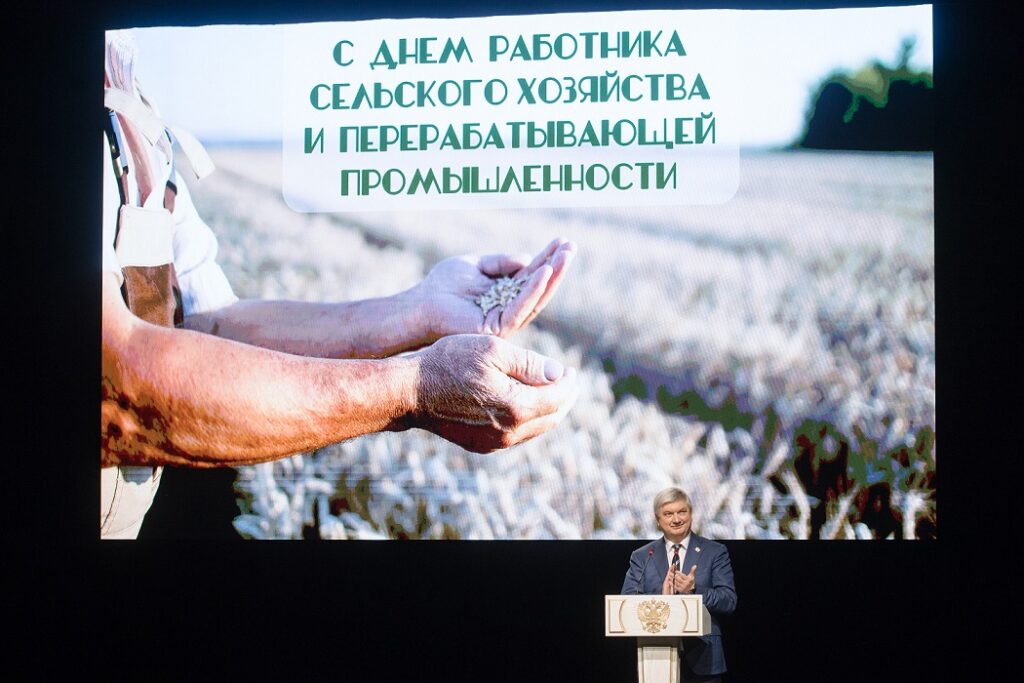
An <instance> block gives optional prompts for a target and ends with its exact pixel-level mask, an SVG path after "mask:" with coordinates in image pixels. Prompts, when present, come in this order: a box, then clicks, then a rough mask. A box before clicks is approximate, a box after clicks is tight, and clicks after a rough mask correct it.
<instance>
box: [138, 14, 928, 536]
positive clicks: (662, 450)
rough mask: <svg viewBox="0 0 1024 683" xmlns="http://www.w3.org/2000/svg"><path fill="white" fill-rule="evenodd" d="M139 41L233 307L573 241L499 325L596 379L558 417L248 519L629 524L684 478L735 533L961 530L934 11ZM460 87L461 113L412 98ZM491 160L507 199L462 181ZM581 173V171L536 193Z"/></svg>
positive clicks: (268, 476) (400, 461)
mask: <svg viewBox="0 0 1024 683" xmlns="http://www.w3.org/2000/svg"><path fill="white" fill-rule="evenodd" d="M384 12H386V10H384V9H382V13H384ZM645 32H646V33H645ZM125 35H126V36H130V39H131V40H133V41H134V43H135V47H136V49H137V63H136V67H135V68H136V77H137V79H138V83H139V84H140V86H141V87H142V88H143V89H144V91H145V96H146V97H147V98H148V99H149V100H150V101H151V102H152V103H153V104H154V105H156V107H157V108H158V109H159V113H160V116H161V118H162V119H163V121H165V122H169V123H173V124H175V125H177V126H180V127H182V128H184V129H187V130H189V131H191V133H192V134H193V135H194V136H195V137H196V138H197V139H198V140H199V141H200V142H201V143H202V145H203V146H204V147H205V148H206V150H207V152H208V153H209V155H210V157H211V158H212V160H213V162H214V163H215V165H216V167H217V170H216V171H215V172H213V173H212V174H211V175H209V176H208V177H206V178H204V179H203V180H202V181H200V182H189V184H188V191H189V193H190V194H191V197H192V200H193V202H194V204H195V206H196V209H197V211H198V213H199V215H200V216H201V217H202V218H203V220H204V221H205V222H206V223H207V224H208V225H209V227H210V228H211V229H212V231H213V233H214V234H215V235H216V237H217V240H218V255H217V261H218V263H219V264H220V266H221V268H222V269H223V271H224V273H225V275H226V276H227V279H228V281H229V282H230V283H231V286H232V287H233V289H234V292H235V294H236V295H237V296H238V297H240V298H241V299H271V300H301V301H327V302H338V301H352V300H361V299H368V298H373V297H384V296H390V295H394V294H396V293H398V292H402V291H404V290H407V289H409V288H410V287H413V286H414V285H416V283H418V282H420V281H421V280H423V278H424V277H425V276H426V275H427V274H428V273H429V272H430V271H431V269H432V268H433V267H435V266H436V265H437V264H438V263H440V262H441V261H443V260H444V259H447V258H450V257H454V256H458V255H462V254H491V253H496V252H508V253H527V254H531V255H532V254H536V253H537V252H538V251H540V250H541V249H542V248H543V247H544V246H545V245H546V244H547V243H548V242H550V241H551V239H552V238H554V237H558V236H560V237H563V238H565V239H568V240H571V241H572V242H573V243H575V245H576V247H577V249H576V255H575V258H574V260H573V263H572V265H571V268H570V270H569V272H568V273H567V275H566V277H565V279H564V281H563V283H562V284H561V287H560V288H559V290H558V291H557V293H556V295H555V296H554V297H553V298H552V300H551V301H550V303H549V304H548V305H547V307H546V308H545V309H544V310H543V312H542V313H541V314H540V315H539V316H538V317H537V318H536V320H534V321H533V322H532V324H530V325H529V326H528V327H527V328H525V329H523V330H521V331H519V332H518V333H516V334H515V335H514V336H512V337H511V338H509V339H508V341H509V342H510V343H512V344H514V345H516V346H518V347H522V348H526V349H532V350H535V351H537V352H539V353H542V354H544V355H545V356H548V357H550V358H554V359H556V360H558V361H559V362H560V363H562V364H563V365H564V366H566V367H572V368H575V369H576V370H577V373H578V377H577V383H578V389H579V392H578V396H577V398H576V400H575V403H574V404H573V405H572V407H571V409H570V410H569V411H568V412H567V414H566V415H565V416H564V418H563V419H562V421H561V422H560V423H559V424H558V426H556V427H555V428H553V429H552V430H550V431H549V432H547V433H545V434H543V435H541V436H539V437H537V438H536V439H532V440H530V441H527V442H525V443H523V444H520V445H517V446H514V447H512V448H509V449H506V450H500V451H497V452H494V453H489V454H478V453H471V452H468V451H466V450H463V449H462V448H460V447H459V446H457V445H455V444H453V443H450V442H448V441H445V440H444V439H442V438H440V437H437V436H435V435H433V434H431V433H429V432H426V431H423V430H419V429H412V430H408V431H401V432H385V433H380V434H374V435H369V436H364V437H359V438H355V439H352V440H349V441H345V442H342V443H338V444H334V445H329V446H326V447H324V448H320V449H318V450H315V451H312V452H306V453H301V454H298V455H295V456H292V457H290V458H285V459H281V460H277V461H274V462H268V463H264V464H259V465H254V466H249V467H242V468H239V469H238V470H237V475H236V481H235V486H234V490H235V494H236V503H237V507H238V512H237V515H236V516H235V517H234V520H233V524H234V527H235V529H236V531H237V532H238V534H239V535H241V536H242V537H245V538H253V539H290V538H296V539H297V538H304V537H310V536H314V537H319V538H325V539H405V538H414V539H474V540H475V539H481V540H494V539H501V540H520V539H634V538H639V537H645V536H649V535H651V534H652V533H653V532H654V524H653V522H654V520H653V515H652V514H651V511H650V502H651V500H652V498H653V496H654V494H655V493H656V492H657V491H659V490H660V489H662V488H664V487H666V486H671V485H679V486H682V487H683V488H684V489H686V490H687V491H688V492H689V494H690V495H691V496H692V498H693V500H694V505H695V508H694V520H695V521H694V528H695V530H696V531H697V532H699V533H700V534H702V535H704V536H707V537H710V538H717V539H808V538H820V539H872V538H892V539H921V538H934V537H936V535H937V523H936V490H935V483H934V482H935V470H936V421H935V266H934V261H935V253H934V237H935V222H934V182H933V154H932V149H933V128H932V125H933V124H932V121H933V104H932V50H933V48H932V8H931V6H909V7H884V8H856V9H818V10H764V11H750V10H736V11H711V10H672V11H667V10H650V11H647V10H645V11H630V12H609V13H601V12H599V13H588V14H580V13H565V14H548V15H534V16H522V15H520V16H516V17H476V18H465V19H430V18H424V19H399V20H387V19H385V18H382V19H379V20H377V19H374V20H365V21H347V22H345V21H339V22H336V23H334V22H332V23H330V24H308V25H297V24H279V25H217V26H203V27H140V28H136V29H130V30H128V31H126V33H125ZM538 36H543V37H542V38H538ZM561 36H570V38H562V39H561V42H559V40H558V39H559V38H560V37H561ZM588 36H589V38H588ZM673 36H675V37H676V38H677V40H673ZM332 37H333V39H332ZM427 38H430V39H431V40H430V41H427V40H426V39H427ZM460 39H462V40H464V41H465V44H464V50H465V52H468V53H469V54H471V55H472V59H469V58H468V57H467V56H466V54H465V52H462V53H460V48H459V41H460ZM520 39H521V42H520ZM400 40H402V41H405V42H402V43H401V44H400V43H399V41H400ZM602 40H603V41H604V43H602ZM417 41H419V42H417ZM446 46H451V48H452V49H450V50H446ZM389 60H390V63H389ZM346 62H348V63H349V64H346ZM652 74H653V75H655V76H658V77H652ZM668 74H681V75H682V77H683V78H682V79H679V80H671V79H669V78H668V76H667V75H668ZM698 75H702V76H703V78H701V79H700V84H699V85H698V82H697V77H698ZM629 76H635V77H636V78H633V79H630V78H628V77H629ZM473 79H476V80H475V81H474V83H475V85H472V86H469V85H466V83H467V81H469V80H473ZM545 79H550V81H552V82H550V83H549V84H548V86H547V87H546V88H545V89H544V90H543V92H542V89H541V84H542V83H543V82H544V81H545ZM591 79H593V80H591ZM449 81H450V82H452V83H456V84H459V90H458V92H457V93H456V91H455V87H456V86H454V85H453V86H446V87H447V88H448V90H449V91H450V92H446V94H445V96H444V97H445V99H446V100H449V101H450V102H451V103H452V104H450V105H449V104H444V103H440V100H441V97H442V96H441V95H440V88H437V89H436V90H435V91H434V92H435V98H436V100H438V102H437V103H436V104H432V103H431V101H430V99H429V97H428V98H426V99H424V98H423V97H417V96H416V95H414V94H413V93H416V86H415V84H416V83H419V82H427V83H430V82H436V84H441V83H443V82H449ZM492 81H495V82H499V81H500V83H501V85H498V84H497V83H496V84H495V86H494V87H493V88H492V89H491V90H488V95H486V96H485V93H484V87H485V86H486V85H487V84H488V83H489V82H492ZM339 83H344V86H343V87H340V88H334V87H332V86H333V85H334V84H339ZM373 83H381V84H383V86H382V88H383V92H384V93H385V96H384V97H383V98H381V97H380V96H379V95H380V92H378V93H376V96H377V99H374V98H375V93H374V90H373V88H372V87H371V84H373ZM399 83H412V84H414V85H412V86H409V89H408V101H407V102H405V104H409V106H404V104H403V105H401V106H400V105H399V104H398V103H396V102H388V101H387V98H388V97H391V98H392V99H394V98H396V97H399V96H398V87H399V86H398V84H399ZM570 83H571V84H572V85H573V87H575V88H576V91H577V92H576V93H575V94H574V95H572V96H571V95H570V94H569V92H568V90H567V86H568V85H569V84H570ZM584 83H585V84H586V85H585V86H584V85H583V84H584ZM556 84H557V87H558V95H557V96H556V95H555V87H556ZM627 84H628V85H627ZM360 85H365V86H366V87H367V89H366V90H365V91H364V94H365V97H363V99H362V100H360V97H362V95H361V94H360ZM321 86H322V87H321ZM403 87H404V86H403ZM470 87H472V88H479V89H478V90H474V93H473V95H474V96H475V98H476V99H474V100H472V102H469V101H468V100H469V95H468V94H467V92H466V91H467V90H468V89H469V88H470ZM499 87H506V88H507V89H508V94H507V99H504V100H502V101H500V102H499V101H498V100H499V99H500V98H499V97H498V95H497V94H495V93H496V91H497V89H498V88H499ZM524 90H525V91H526V92H525V93H524ZM584 92H586V93H587V94H588V95H589V97H587V98H584V96H583V93H584ZM684 93H685V94H684ZM570 97H572V99H570ZM491 99H493V100H494V102H492V101H491ZM583 100H586V101H583ZM709 113H710V114H712V116H706V115H707V114H709ZM702 116H704V118H703V119H702V118H701V117H702ZM566 121H568V122H571V124H572V125H571V127H568V128H562V129H561V131H562V133H565V132H566V131H571V134H565V135H562V136H561V138H560V141H559V143H558V144H556V143H554V142H552V141H551V139H550V138H553V137H554V135H555V131H556V130H557V126H558V124H559V122H566ZM621 121H628V122H631V123H630V124H629V125H628V126H627V124H621V125H620V126H619V128H615V127H614V126H615V123H616V122H621ZM641 121H642V122H643V124H644V126H645V130H646V135H647V137H646V138H645V137H644V135H645V133H644V132H637V129H636V128H637V125H638V123H637V122H641ZM712 121H713V122H714V127H713V128H709V126H710V123H711V122H712ZM512 122H515V123H516V124H517V125H513V123H512ZM587 122H590V123H591V124H593V131H594V132H593V135H589V134H588V133H586V132H585V129H586V123H587ZM602 122H604V123H605V124H606V127H607V128H611V130H610V132H609V131H608V130H605V131H602ZM467 123H472V124H474V125H475V126H476V127H475V128H470V129H467V128H466V127H465V125H466V124H467ZM548 124H551V125H550V126H549V125H548ZM528 125H530V126H533V127H531V128H527V126H528ZM403 126H404V128H403ZM492 126H493V127H492ZM699 126H703V128H701V127H699ZM343 127H344V128H346V130H345V131H344V132H339V129H340V128H343ZM307 129H308V130H307ZM321 130H322V131H323V136H322V138H317V132H318V131H321ZM467 130H468V131H470V132H467ZM309 131H311V133H310V132H309ZM651 131H653V132H651ZM488 133H492V135H491V136H490V137H489V136H488ZM446 134H449V135H448V137H446ZM560 134H561V133H560ZM390 135H394V136H395V138H394V139H390V138H388V137H387V136H390ZM513 135H515V137H516V139H515V141H513ZM531 135H532V136H533V140H531V139H530V137H531ZM360 136H363V137H360ZM403 136H405V137H403ZM435 136H436V137H435ZM432 138H434V139H432ZM667 138H671V139H672V140H674V142H675V144H672V145H667V144H664V141H665V140H666V139H667ZM403 140H404V142H403ZM488 141H489V142H488ZM382 142H384V143H385V144H387V143H388V142H390V148H389V149H388V150H386V151H377V150H378V149H379V148H380V147H381V144H382ZM321 144H322V145H323V147H321V146H320V145H321ZM182 163H183V164H185V163H187V162H185V161H184V160H182ZM656 164H662V166H657V167H656V166H655V165H656ZM673 165H676V166H675V168H676V172H675V174H674V175H671V176H670V175H669V174H668V171H667V170H666V171H665V172H664V173H663V172H662V169H668V168H671V167H672V166H673ZM467 167H472V168H476V169H479V172H480V174H481V175H482V176H484V180H480V181H479V182H480V183H493V184H494V185H496V186H503V187H502V191H500V192H489V191H480V192H470V191H463V184H464V183H467V182H468V181H469V179H470V178H471V177H472V174H471V173H470V174H466V175H461V174H462V169H464V168H467ZM527 167H529V168H530V169H531V171H532V172H533V173H534V178H533V179H532V180H530V179H527V178H525V177H524V173H526V171H524V169H526V168H527ZM566 167H568V168H569V169H570V171H568V173H577V171H578V174H577V175H576V176H574V178H575V179H576V180H577V184H575V185H571V186H563V185H559V184H558V183H550V182H549V183H547V185H545V183H544V181H543V180H538V179H537V175H538V174H542V172H544V171H545V169H546V170H547V172H549V173H553V174H555V176H556V177H557V176H558V174H559V173H565V171H562V170H561V169H563V168H566ZM656 168H657V169H658V170H657V171H656ZM346 169H356V171H354V172H353V173H351V174H348V175H346V174H345V173H343V171H344V170H346ZM358 169H369V172H368V173H367V174H363V175H360V173H359V172H358ZM389 169H398V170H401V171H402V173H401V174H393V175H391V176H390V180H391V181H393V183H391V184H388V185H387V187H385V181H384V176H385V171H387V170H389ZM428 169H434V170H435V171H436V178H435V180H436V183H434V184H431V182H429V181H424V180H422V179H423V177H424V176H423V175H421V182H420V184H419V185H418V186H415V183H414V182H413V181H412V178H413V176H414V174H415V173H416V172H417V170H419V171H421V172H425V171H426V170H428ZM442 169H446V170H447V169H455V170H453V171H452V173H454V174H456V175H458V181H459V183H460V185H459V187H460V189H459V191H451V192H447V191H445V190H446V189H452V187H453V185H452V183H454V182H455V181H454V180H452V178H451V175H449V177H448V180H449V181H450V182H449V185H448V187H447V188H446V187H445V185H444V180H443V176H442ZM588 169H592V170H591V173H592V175H591V176H589V177H588V175H587V173H588ZM600 169H605V171H602V170H600ZM616 169H617V170H620V171H622V173H621V176H620V175H618V174H616V177H615V178H614V179H613V177H612V176H613V172H614V171H615V170H616ZM641 170H642V171H643V176H644V177H643V181H641ZM648 171H649V177H648ZM606 172H607V173H606ZM627 172H628V173H627ZM374 173H377V175H374ZM602 174H604V175H602ZM510 176H514V177H510ZM563 178H564V176H563ZM343 179H344V180H343ZM188 180H189V177H187V176H186V181H188ZM399 187H400V189H399ZM489 187H493V186H489ZM339 188H340V191H339ZM173 504H174V501H168V500H160V499H158V500H157V502H156V505H173Z"/></svg>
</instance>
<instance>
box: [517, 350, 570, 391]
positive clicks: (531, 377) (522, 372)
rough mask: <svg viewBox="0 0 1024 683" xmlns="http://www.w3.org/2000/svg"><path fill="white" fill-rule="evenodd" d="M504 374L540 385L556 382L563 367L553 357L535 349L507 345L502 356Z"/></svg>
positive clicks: (561, 373)
mask: <svg viewBox="0 0 1024 683" xmlns="http://www.w3.org/2000/svg"><path fill="white" fill-rule="evenodd" d="M504 361H505V367H504V368H503V370H504V371H505V374H507V375H508V376H509V377H512V378H513V379H517V380H519V381H520V382H522V383H523V384H531V385H534V386H540V385H543V384H551V383H552V382H557V381H558V380H559V379H560V378H561V377H562V375H563V374H565V368H564V367H563V366H562V364H561V363H559V362H558V361H557V360H555V359H554V358H548V357H547V356H542V355H541V354H539V353H537V352H536V351H530V350H527V349H520V348H517V347H515V346H511V345H509V346H507V347H506V353H505V357H504Z"/></svg>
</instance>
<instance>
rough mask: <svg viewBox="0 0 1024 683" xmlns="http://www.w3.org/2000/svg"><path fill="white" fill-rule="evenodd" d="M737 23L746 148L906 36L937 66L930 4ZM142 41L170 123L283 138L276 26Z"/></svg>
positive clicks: (167, 31) (916, 60)
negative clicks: (818, 91)
mask: <svg viewBox="0 0 1024 683" xmlns="http://www.w3.org/2000/svg"><path fill="white" fill-rule="evenodd" d="M738 26H739V31H740V40H739V42H740V44H741V46H742V49H743V51H744V52H743V54H742V55H741V62H742V63H743V65H744V73H743V86H742V97H743V109H744V117H743V119H742V124H743V128H742V131H741V140H742V144H743V145H744V146H748V147H761V146H778V145H786V144H789V143H791V142H793V140H794V139H796V137H797V136H798V135H799V134H800V132H801V129H802V126H803V122H804V115H805V112H806V108H807V103H808V97H809V96H810V94H811V92H812V89H813V88H814V86H815V85H816V84H817V83H818V82H819V81H820V80H821V78H822V77H823V76H825V75H826V74H828V73H829V72H831V71H833V70H835V69H847V70H854V69H857V68H860V67H861V66H863V65H864V64H865V63H867V62H869V61H871V60H879V61H881V62H883V63H886V64H890V63H892V62H893V61H894V60H895V58H896V56H897V54H898V52H899V47H900V43H901V41H902V40H903V39H904V38H906V37H913V38H915V39H916V41H917V42H916V48H915V50H914V54H913V57H912V58H911V60H910V66H911V67H912V68H916V69H921V70H928V71H930V70H931V68H932V12H931V7H930V6H927V5H921V6H910V7H887V8H869V9H842V10H830V11H821V10H786V11H769V10H765V11H744V12H738ZM136 36H137V39H138V41H139V47H140V50H141V60H140V64H139V76H140V78H141V79H142V81H143V83H145V84H146V88H147V90H148V91H150V92H151V93H152V95H153V97H154V99H155V100H156V101H158V102H160V103H161V112H162V113H163V114H164V116H165V118H166V119H167V120H170V121H175V122H177V123H179V124H180V125H183V126H185V127H186V128H189V129H190V130H191V131H192V132H193V133H195V134H196V135H197V136H198V137H199V138H200V139H201V140H203V141H204V142H207V143H214V142H225V141H254V140H265V141H273V140H279V139H280V137H281V100H280V93H281V89H282V79H283V73H282V50H283V45H282V37H281V34H280V32H279V31H278V30H277V29H276V28H275V27H273V26H216V27H203V28H198V29H197V28H184V29H182V28H146V29H137V30H136ZM254 46H255V47H254Z"/></svg>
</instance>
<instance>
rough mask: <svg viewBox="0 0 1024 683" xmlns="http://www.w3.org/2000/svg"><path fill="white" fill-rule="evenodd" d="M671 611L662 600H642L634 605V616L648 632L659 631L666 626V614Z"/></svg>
mask: <svg viewBox="0 0 1024 683" xmlns="http://www.w3.org/2000/svg"><path fill="white" fill-rule="evenodd" d="M671 612H672V610H671V609H669V606H668V603H667V602H665V601H664V600H644V601H643V602H641V603H640V604H639V605H637V606H636V616H637V618H639V619H640V623H641V624H643V626H644V630H645V631H647V632H648V633H659V632H661V631H664V630H665V627H666V626H668V615H669V614H670V613H671Z"/></svg>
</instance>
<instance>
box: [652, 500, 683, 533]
mask: <svg viewBox="0 0 1024 683" xmlns="http://www.w3.org/2000/svg"><path fill="white" fill-rule="evenodd" d="M658 528H659V529H661V530H662V531H663V532H665V538H667V539H668V540H670V541H672V542H673V543H678V542H679V541H681V540H683V539H684V538H686V535H687V534H688V533H690V504H689V503H687V502H685V501H682V500H680V501H676V502H675V503H665V504H664V505H662V506H661V509H660V510H658Z"/></svg>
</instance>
